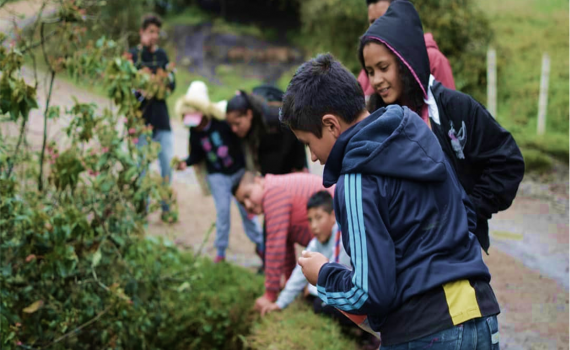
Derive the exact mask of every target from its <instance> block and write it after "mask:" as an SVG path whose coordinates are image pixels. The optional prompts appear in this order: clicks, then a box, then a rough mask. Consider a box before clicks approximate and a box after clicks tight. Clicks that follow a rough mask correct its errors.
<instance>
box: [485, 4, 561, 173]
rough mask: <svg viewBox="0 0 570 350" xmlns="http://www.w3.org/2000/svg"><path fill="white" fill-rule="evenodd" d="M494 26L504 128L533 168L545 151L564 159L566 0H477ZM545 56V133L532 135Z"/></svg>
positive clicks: (500, 118)
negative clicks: (547, 63) (547, 76)
mask: <svg viewBox="0 0 570 350" xmlns="http://www.w3.org/2000/svg"><path fill="white" fill-rule="evenodd" d="M478 4H479V5H480V6H481V8H482V9H483V10H484V11H485V13H486V14H487V16H488V17H489V20H490V23H491V26H492V28H493V30H494V32H495V47H496V49H497V57H498V63H499V72H498V83H497V92H498V106H497V109H498V111H497V120H498V121H499V122H500V123H501V124H502V125H504V126H505V127H506V128H508V129H509V130H510V131H511V132H512V134H513V135H514V137H515V139H516V140H517V142H518V143H519V145H520V146H521V147H522V148H523V149H524V152H528V150H532V149H534V150H536V151H539V152H532V153H530V154H525V159H528V160H531V162H530V163H531V164H528V165H529V167H527V169H529V170H532V169H534V167H533V164H540V166H538V168H537V170H544V169H546V168H547V166H546V163H548V161H545V160H541V161H540V162H537V161H536V160H537V159H538V158H540V157H543V158H544V157H545V156H546V154H549V155H551V156H555V157H556V158H558V159H561V160H565V161H566V162H568V113H569V109H568V104H569V98H568V94H569V89H568V77H569V73H568V71H569V69H568V2H567V1H565V0H548V1H541V0H503V1H495V0H479V1H478ZM544 52H547V53H548V54H549V56H550V60H551V62H550V84H549V94H548V111H547V125H546V135H545V136H543V137H538V136H537V135H536V125H537V114H538V95H539V89H540V73H541V64H542V54H543V53H544Z"/></svg>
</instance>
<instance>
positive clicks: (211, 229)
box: [196, 222, 216, 259]
mask: <svg viewBox="0 0 570 350" xmlns="http://www.w3.org/2000/svg"><path fill="white" fill-rule="evenodd" d="M214 228H216V223H215V222H212V225H211V226H210V229H209V230H208V232H207V233H206V236H204V239H203V240H202V243H201V244H200V247H199V248H198V253H196V259H198V258H199V257H200V256H201V255H202V250H203V249H204V246H205V245H206V243H208V238H210V235H211V234H212V232H213V231H214Z"/></svg>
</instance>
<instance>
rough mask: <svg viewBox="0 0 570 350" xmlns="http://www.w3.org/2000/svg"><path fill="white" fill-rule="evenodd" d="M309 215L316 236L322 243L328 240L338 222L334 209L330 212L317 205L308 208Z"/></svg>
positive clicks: (312, 230) (310, 225)
mask: <svg viewBox="0 0 570 350" xmlns="http://www.w3.org/2000/svg"><path fill="white" fill-rule="evenodd" d="M307 216H308V217H309V227H310V228H311V232H313V235H315V238H316V239H317V240H318V241H319V242H321V243H326V242H328V240H329V239H330V238H331V234H332V229H333V226H334V224H335V223H336V218H335V216H334V211H332V212H331V213H328V212H326V211H325V210H323V208H322V207H316V208H311V209H309V210H307Z"/></svg>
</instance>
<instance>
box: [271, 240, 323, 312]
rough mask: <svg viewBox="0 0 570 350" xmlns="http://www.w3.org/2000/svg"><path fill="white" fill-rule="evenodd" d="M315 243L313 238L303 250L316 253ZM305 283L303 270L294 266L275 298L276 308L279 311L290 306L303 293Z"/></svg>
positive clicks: (298, 266)
mask: <svg viewBox="0 0 570 350" xmlns="http://www.w3.org/2000/svg"><path fill="white" fill-rule="evenodd" d="M316 242H317V239H316V238H313V239H312V240H311V242H309V245H308V246H307V248H306V249H305V250H307V251H309V252H314V251H316V248H315V246H316ZM307 283H308V282H307V279H306V278H305V275H303V269H302V268H301V266H300V265H297V266H295V269H294V270H293V273H292V274H291V277H289V280H288V281H287V284H285V289H283V290H282V291H281V293H280V294H279V298H277V302H276V304H277V306H279V308H280V309H284V308H286V307H287V306H288V305H289V304H291V302H293V300H295V298H296V297H297V295H299V294H300V293H301V292H302V291H303V288H305V286H306V285H307Z"/></svg>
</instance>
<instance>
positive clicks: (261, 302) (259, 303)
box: [253, 296, 272, 312]
mask: <svg viewBox="0 0 570 350" xmlns="http://www.w3.org/2000/svg"><path fill="white" fill-rule="evenodd" d="M270 304H272V302H271V301H270V300H269V299H267V298H266V297H265V296H261V297H259V298H257V299H256V300H255V305H254V307H253V308H254V309H255V311H259V312H261V311H262V310H263V308H265V307H267V306H269V305H270Z"/></svg>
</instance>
